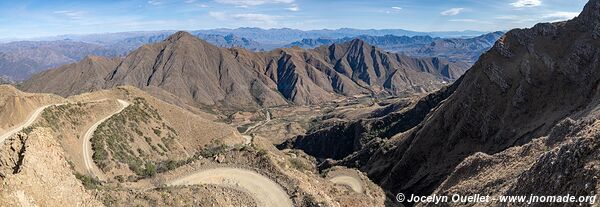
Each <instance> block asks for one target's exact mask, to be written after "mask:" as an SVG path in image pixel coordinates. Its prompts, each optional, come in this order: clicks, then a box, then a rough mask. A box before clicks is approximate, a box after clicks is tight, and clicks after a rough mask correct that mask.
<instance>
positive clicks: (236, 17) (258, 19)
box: [208, 12, 280, 26]
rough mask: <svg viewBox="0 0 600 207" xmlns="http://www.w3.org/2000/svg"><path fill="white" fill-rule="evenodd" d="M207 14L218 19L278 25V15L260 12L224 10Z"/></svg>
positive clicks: (261, 24)
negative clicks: (238, 12)
mask: <svg viewBox="0 0 600 207" xmlns="http://www.w3.org/2000/svg"><path fill="white" fill-rule="evenodd" d="M208 15H209V16H211V17H213V18H215V19H217V20H219V21H242V22H247V23H251V24H254V25H260V26H275V25H278V19H279V18H280V17H279V16H273V15H267V14H260V13H242V14H228V13H225V12H209V13H208Z"/></svg>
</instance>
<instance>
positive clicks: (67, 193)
mask: <svg viewBox="0 0 600 207" xmlns="http://www.w3.org/2000/svg"><path fill="white" fill-rule="evenodd" d="M0 148H1V149H0V181H1V183H2V185H1V186H0V203H1V204H0V205H1V206H71V205H80V206H102V204H101V203H100V202H99V201H97V200H96V199H95V198H94V196H92V195H91V194H90V193H89V192H88V191H87V190H86V189H85V188H84V187H83V185H82V184H81V182H80V181H79V180H78V179H77V178H76V177H75V175H73V171H72V170H71V166H70V165H69V163H68V160H67V158H66V157H65V156H64V152H63V150H62V148H61V147H60V144H59V143H58V142H57V141H56V140H55V139H54V137H53V136H52V132H51V130H50V129H48V128H38V129H35V130H34V131H33V132H31V133H29V134H24V133H20V134H18V135H15V136H12V137H11V138H9V139H8V140H6V141H5V142H4V143H0Z"/></svg>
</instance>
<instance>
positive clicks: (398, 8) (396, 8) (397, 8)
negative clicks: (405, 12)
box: [392, 6, 402, 10]
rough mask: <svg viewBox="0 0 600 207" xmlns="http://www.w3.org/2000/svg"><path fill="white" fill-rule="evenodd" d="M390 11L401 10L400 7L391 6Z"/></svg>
mask: <svg viewBox="0 0 600 207" xmlns="http://www.w3.org/2000/svg"><path fill="white" fill-rule="evenodd" d="M392 9H395V10H402V7H399V6H393V7H392Z"/></svg>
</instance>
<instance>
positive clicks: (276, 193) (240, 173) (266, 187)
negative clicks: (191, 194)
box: [167, 168, 293, 207]
mask: <svg viewBox="0 0 600 207" xmlns="http://www.w3.org/2000/svg"><path fill="white" fill-rule="evenodd" d="M198 184H214V185H224V186H228V187H233V188H236V189H239V190H243V191H245V192H247V193H249V194H250V195H251V196H252V197H253V198H254V200H255V201H256V203H257V204H258V206H266V207H269V206H277V207H287V206H290V207H291V206H293V205H292V201H291V200H290V198H289V196H288V194H287V193H286V192H285V191H284V190H283V189H282V188H281V186H279V185H278V184H277V183H275V182H273V181H272V180H271V179H269V178H267V177H265V176H263V175H260V174H258V173H256V172H253V171H250V170H244V169H237V168H214V169H208V170H203V171H198V172H194V173H192V174H190V175H187V176H184V177H181V178H178V179H176V180H173V181H170V182H168V183H167V185H169V186H178V185H198Z"/></svg>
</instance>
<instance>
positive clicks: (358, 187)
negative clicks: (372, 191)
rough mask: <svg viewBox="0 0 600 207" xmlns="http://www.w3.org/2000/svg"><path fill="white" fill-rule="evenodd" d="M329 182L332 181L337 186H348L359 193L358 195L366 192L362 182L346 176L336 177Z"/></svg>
mask: <svg viewBox="0 0 600 207" xmlns="http://www.w3.org/2000/svg"><path fill="white" fill-rule="evenodd" d="M329 181H331V182H333V183H335V184H340V185H345V186H348V187H350V188H351V189H352V190H353V191H354V192H357V193H362V192H363V191H364V189H363V184H362V182H361V181H360V180H358V179H356V178H355V177H352V176H345V175H342V176H336V177H333V178H331V179H329Z"/></svg>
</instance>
